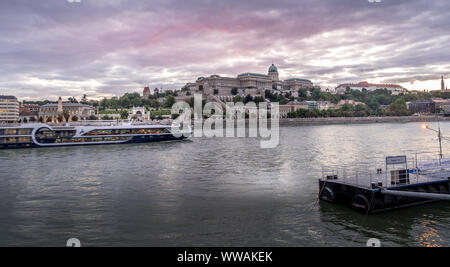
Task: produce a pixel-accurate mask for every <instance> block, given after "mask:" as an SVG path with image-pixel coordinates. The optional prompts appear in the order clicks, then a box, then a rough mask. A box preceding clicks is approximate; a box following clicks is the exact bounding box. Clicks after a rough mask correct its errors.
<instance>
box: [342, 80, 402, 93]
mask: <svg viewBox="0 0 450 267" xmlns="http://www.w3.org/2000/svg"><path fill="white" fill-rule="evenodd" d="M347 89H350V90H357V91H362V90H364V89H366V90H367V91H375V90H378V89H387V90H388V91H391V92H392V94H393V95H399V94H401V93H405V92H407V90H406V89H405V88H403V87H402V86H400V85H397V84H377V83H368V82H360V83H357V84H352V83H347V84H341V85H339V86H338V87H336V93H338V94H343V93H345V91H346V90H347Z"/></svg>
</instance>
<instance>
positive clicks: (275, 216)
mask: <svg viewBox="0 0 450 267" xmlns="http://www.w3.org/2000/svg"><path fill="white" fill-rule="evenodd" d="M421 125H422V124H421V123H385V124H362V125H326V126H302V127H282V128H281V129H280V135H281V138H280V145H279V146H278V147H277V148H274V149H265V150H264V149H260V146H259V141H258V140H255V139H244V138H241V139H239V138H231V139H230V138H213V139H208V138H194V139H192V140H191V141H183V142H174V143H154V144H130V145H110V146H91V147H65V148H39V149H20V150H2V151H0V246H65V244H66V241H67V239H69V238H78V239H79V240H80V241H81V243H82V246H365V244H366V242H367V240H368V239H369V238H378V239H380V240H381V243H382V246H449V245H450V205H448V204H447V203H445V202H440V203H435V204H428V205H423V206H417V207H412V208H407V209H402V210H397V211H393V212H386V213H381V214H377V215H370V216H364V215H361V214H358V213H355V212H353V211H352V210H350V209H348V208H347V207H345V206H337V205H330V204H327V203H322V202H318V203H317V194H318V190H319V189H318V185H317V179H318V178H320V177H321V166H322V165H328V164H340V163H343V164H348V163H352V162H356V161H377V162H383V159H384V157H385V156H388V155H402V154H410V153H414V152H416V151H435V152H436V154H437V153H438V142H437V138H436V135H435V134H434V133H433V132H432V131H427V130H424V129H422V128H421ZM430 126H431V127H437V125H436V124H430ZM441 127H442V129H443V131H444V133H445V132H447V133H450V123H447V122H444V123H441ZM449 148H450V147H449V146H448V145H447V143H445V142H444V151H448V149H449ZM381 166H382V165H381Z"/></svg>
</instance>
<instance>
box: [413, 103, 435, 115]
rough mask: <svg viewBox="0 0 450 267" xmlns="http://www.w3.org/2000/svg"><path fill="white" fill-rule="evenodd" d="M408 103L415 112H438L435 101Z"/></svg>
mask: <svg viewBox="0 0 450 267" xmlns="http://www.w3.org/2000/svg"><path fill="white" fill-rule="evenodd" d="M406 105H407V107H408V109H409V110H410V111H411V112H413V113H418V114H431V113H435V112H436V104H435V103H434V102H433V101H425V100H423V101H411V102H407V103H406Z"/></svg>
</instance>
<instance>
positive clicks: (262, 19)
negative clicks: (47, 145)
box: [0, 0, 450, 99]
mask: <svg viewBox="0 0 450 267" xmlns="http://www.w3.org/2000/svg"><path fill="white" fill-rule="evenodd" d="M72 1H73V0H40V1H37V0H1V1H0V94H13V95H16V96H17V97H19V98H20V99H40V98H49V99H56V97H57V96H60V95H61V96H63V97H69V96H76V97H79V96H81V95H82V94H83V93H87V94H88V95H89V96H91V97H103V96H111V95H122V94H123V93H125V92H131V91H141V90H142V88H143V87H144V85H149V86H150V87H153V88H154V87H159V88H160V87H163V88H164V89H176V88H180V87H181V86H182V85H184V84H185V83H186V82H191V81H195V80H196V78H197V77H200V76H207V75H211V74H219V75H226V76H232V77H234V76H236V75H237V74H239V73H242V72H258V73H266V72H267V69H268V67H269V65H270V64H271V63H272V62H274V63H275V64H276V65H277V66H278V68H279V72H280V77H281V78H282V79H286V78H292V77H299V78H307V79H311V80H312V81H313V82H314V83H315V84H318V85H321V86H322V87H335V86H336V85H338V84H340V83H347V82H359V81H366V80H367V81H369V82H392V83H401V84H402V85H403V86H405V87H406V88H408V89H440V81H439V78H440V75H441V74H444V75H447V74H448V75H449V77H450V27H449V21H450V15H449V10H450V1H448V0H434V1H429V0H381V1H382V2H381V3H371V2H370V1H372V0H276V1H275V0H270V1H269V0H179V1H178V0H164V1H163V0H161V1H156V0H154V1H153V0H152V1H150V0H148V1H147V0H146V1H144V0H81V2H80V3H76V2H72ZM71 2H72V3H71ZM446 81H447V84H449V87H450V79H449V80H446Z"/></svg>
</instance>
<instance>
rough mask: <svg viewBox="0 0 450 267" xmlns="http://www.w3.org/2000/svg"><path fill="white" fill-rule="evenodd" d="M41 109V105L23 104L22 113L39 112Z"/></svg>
mask: <svg viewBox="0 0 450 267" xmlns="http://www.w3.org/2000/svg"><path fill="white" fill-rule="evenodd" d="M40 109H41V106H39V105H32V104H23V105H21V106H20V112H22V111H37V112H39V110H40Z"/></svg>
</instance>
